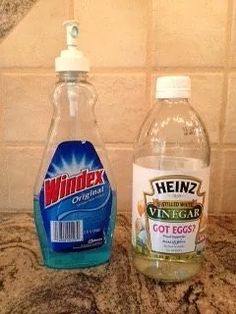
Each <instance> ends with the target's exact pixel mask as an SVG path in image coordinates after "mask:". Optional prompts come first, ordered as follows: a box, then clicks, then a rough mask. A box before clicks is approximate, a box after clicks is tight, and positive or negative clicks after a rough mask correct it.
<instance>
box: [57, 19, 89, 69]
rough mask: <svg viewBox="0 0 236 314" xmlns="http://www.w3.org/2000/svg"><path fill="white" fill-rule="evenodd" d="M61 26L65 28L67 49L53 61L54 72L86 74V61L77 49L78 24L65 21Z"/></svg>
mask: <svg viewBox="0 0 236 314" xmlns="http://www.w3.org/2000/svg"><path fill="white" fill-rule="evenodd" d="M63 25H64V26H65V27H66V43H67V49H66V50H62V51H61V54H60V57H57V58H56V59H55V68H56V72H66V71H77V72H88V71H89V62H88V59H87V58H86V57H85V56H84V55H83V53H82V52H81V51H80V50H78V48H77V38H78V35H79V27H78V22H77V21H75V20H70V21H65V22H64V23H63Z"/></svg>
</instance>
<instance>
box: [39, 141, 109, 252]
mask: <svg viewBox="0 0 236 314" xmlns="http://www.w3.org/2000/svg"><path fill="white" fill-rule="evenodd" d="M39 203H40V210H41V215H42V219H43V223H44V228H45V231H46V234H47V239H48V243H49V244H50V245H51V248H52V249H53V250H54V251H58V252H60V251H75V250H77V251H78V250H82V249H90V248H95V247H98V246H101V245H103V244H104V242H105V241H106V234H107V230H108V225H109V221H110V215H111V207H112V191H111V186H110V183H109V181H108V178H107V175H106V172H105V170H104V168H103V165H102V163H101V161H100V159H99V157H98V155H97V153H96V151H95V149H94V147H93V145H92V144H91V143H90V142H86V141H83V142H82V141H69V142H63V143H61V144H59V145H58V147H57V149H56V151H55V154H54V156H53V158H52V160H51V163H50V165H49V167H48V171H47V173H46V176H45V178H44V181H43V185H42V188H41V191H40V195H39Z"/></svg>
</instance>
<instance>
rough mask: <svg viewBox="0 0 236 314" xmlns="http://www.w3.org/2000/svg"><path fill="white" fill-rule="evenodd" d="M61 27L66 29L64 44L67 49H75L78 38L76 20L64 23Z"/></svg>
mask: <svg viewBox="0 0 236 314" xmlns="http://www.w3.org/2000/svg"><path fill="white" fill-rule="evenodd" d="M63 25H64V26H65V28H66V44H67V46H68V47H77V38H78V36H79V23H78V21H76V20H69V21H65V22H64V23H63Z"/></svg>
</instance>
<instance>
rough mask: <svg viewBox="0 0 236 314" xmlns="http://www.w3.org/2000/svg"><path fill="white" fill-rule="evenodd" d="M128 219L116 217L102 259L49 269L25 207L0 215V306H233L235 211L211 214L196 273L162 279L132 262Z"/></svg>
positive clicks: (223, 309) (38, 311)
mask: <svg viewBox="0 0 236 314" xmlns="http://www.w3.org/2000/svg"><path fill="white" fill-rule="evenodd" d="M129 233H130V222H129V219H128V218H127V217H126V216H124V215H119V216H118V222H117V228H116V236H115V241H114V248H113V257H112V261H111V263H110V264H109V265H105V266H100V267H98V268H93V269H92V268H91V269H88V270H83V271H53V270H49V269H46V268H44V267H43V266H42V265H41V259H40V254H39V247H38V242H37V239H36V235H35V229H34V225H33V219H32V216H31V215H30V214H16V215H13V214H1V215H0V313H1V314H3V313H4V314H15V313H21V314H30V313H35V314H44V313H47V314H48V313H50V314H57V313H60V314H72V313H73V314H74V313H81V314H86V313H87V314H93V313H102V314H103V313H104V314H105V313H124V314H131V313H134V314H136V313H148V314H152V313H162V314H164V313H175V314H178V313H181V314H183V313H190V314H194V313H203V314H211V313H220V314H222V313H223V314H227V313H236V216H235V217H232V216H231V217H222V216H221V217H211V218H210V226H209V232H208V234H209V241H208V249H207V251H206V254H205V259H206V261H205V264H204V267H203V270H202V272H201V273H200V274H199V275H198V276H197V277H195V278H194V279H192V280H190V281H187V282H184V283H181V284H163V283H161V284H160V283H157V282H155V281H154V280H151V279H148V278H146V277H144V276H143V275H142V274H138V273H137V272H136V270H135V269H134V267H133V266H132V260H131V251H130V234H129Z"/></svg>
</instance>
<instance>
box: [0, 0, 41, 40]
mask: <svg viewBox="0 0 236 314" xmlns="http://www.w3.org/2000/svg"><path fill="white" fill-rule="evenodd" d="M36 1H37V0H0V17H1V18H0V40H1V39H2V38H4V37H5V36H6V35H7V34H8V33H9V32H10V31H11V29H12V28H13V27H14V26H16V24H17V23H18V22H19V21H20V20H21V19H22V18H23V17H24V15H25V14H26V13H27V12H28V11H29V9H30V8H31V7H32V6H33V4H34V3H35V2H36Z"/></svg>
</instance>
